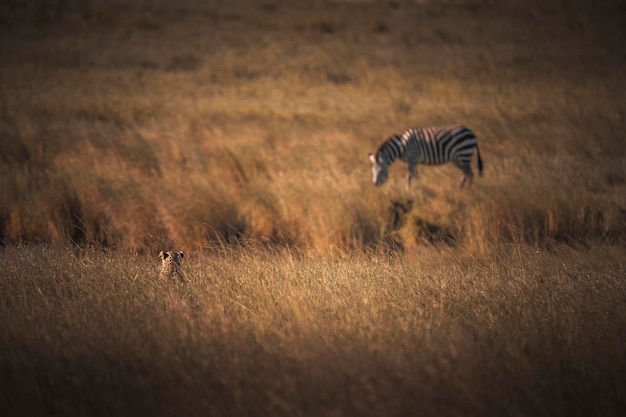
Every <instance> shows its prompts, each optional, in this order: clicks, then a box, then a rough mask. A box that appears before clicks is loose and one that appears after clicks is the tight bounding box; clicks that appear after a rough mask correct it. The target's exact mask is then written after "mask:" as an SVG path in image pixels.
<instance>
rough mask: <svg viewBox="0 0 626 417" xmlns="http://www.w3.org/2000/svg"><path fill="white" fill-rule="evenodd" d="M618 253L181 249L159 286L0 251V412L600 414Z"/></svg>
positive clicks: (616, 298)
mask: <svg viewBox="0 0 626 417" xmlns="http://www.w3.org/2000/svg"><path fill="white" fill-rule="evenodd" d="M624 255H625V253H624V249H623V248H619V249H618V248H615V247H609V246H599V247H596V248H593V249H592V250H590V251H585V252H581V251H579V250H574V249H571V248H567V247H559V248H554V249H553V250H551V251H536V250H534V249H532V248H528V247H524V246H518V245H511V246H508V247H502V246H501V247H498V248H497V250H495V251H488V252H486V253H485V255H484V256H481V257H476V256H470V255H468V254H462V253H458V252H455V251H451V250H449V249H446V250H443V251H440V250H436V249H433V248H430V249H429V248H422V249H421V250H419V251H416V252H414V253H413V254H412V255H410V256H406V255H402V254H394V255H393V256H389V255H385V254H384V253H381V252H371V251H353V252H351V254H350V256H334V257H333V256H328V255H324V256H319V257H316V256H303V255H302V254H300V253H298V252H295V251H293V250H281V251H279V252H275V251H265V250H262V249H232V250H231V249H229V250H224V251H221V252H214V253H212V254H208V255H207V254H203V253H193V254H188V256H187V259H186V264H185V273H186V278H187V280H188V285H187V286H185V287H184V288H181V287H178V288H176V287H173V286H172V287H170V286H169V285H168V283H166V282H159V281H158V280H157V279H156V277H157V275H158V270H157V266H158V262H157V259H156V258H154V259H148V258H145V257H137V256H128V255H121V254H120V253H111V252H107V251H101V250H94V249H87V250H72V251H70V250H63V249H59V248H56V249H55V248H48V247H31V248H30V249H27V250H24V249H22V248H14V249H10V250H7V251H6V252H4V253H3V259H2V266H3V276H2V280H1V281H0V285H1V288H0V289H1V291H2V294H6V296H5V300H4V303H3V307H2V308H3V314H2V316H1V317H2V319H1V322H0V324H1V326H0V329H1V330H0V340H1V341H2V351H1V352H2V353H0V363H1V364H2V368H3V369H4V370H5V373H4V375H5V377H4V379H3V384H4V386H3V392H4V393H5V396H4V400H3V401H4V404H3V407H7V409H8V410H13V411H16V412H17V411H18V410H19V411H20V412H22V413H24V414H49V413H52V414H56V413H61V414H73V413H75V412H80V413H82V414H87V415H90V414H100V413H115V414H117V415H136V414H146V413H148V414H152V413H155V412H157V413H163V414H180V413H185V414H191V415H204V414H206V413H209V414H219V415H225V414H227V415H229V414H233V415H250V414H259V415H294V414H298V415H331V414H341V415H407V414H414V413H418V411H419V414H420V415H442V414H445V415H502V414H506V415H511V414H516V415H554V414H572V413H574V414H576V413H581V414H585V415H618V414H619V410H620V409H621V410H622V411H623V405H624V404H623V399H622V398H621V394H622V392H623V389H624V387H625V386H626V381H625V380H624V354H623V337H624V331H623V329H624V328H625V325H626V322H625V317H626V311H625V310H624V308H625V307H624V306H625V305H626V303H624V301H625V300H624V291H623V282H622V281H623V276H624V264H623V259H624ZM618 289H619V290H618ZM26 329H27V330H26ZM33 396H34V397H33Z"/></svg>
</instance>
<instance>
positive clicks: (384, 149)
mask: <svg viewBox="0 0 626 417" xmlns="http://www.w3.org/2000/svg"><path fill="white" fill-rule="evenodd" d="M401 144H402V135H398V134H397V133H396V134H393V135H391V136H390V137H389V138H387V140H386V141H384V142H383V143H382V144H381V145H380V147H379V148H378V150H377V151H376V159H377V160H379V156H381V155H384V156H385V157H386V158H385V159H387V160H388V162H389V163H391V162H393V161H395V160H396V159H397V158H400V157H401V156H402V152H403V149H402V145H401Z"/></svg>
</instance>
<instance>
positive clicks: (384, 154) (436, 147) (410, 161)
mask: <svg viewBox="0 0 626 417" xmlns="http://www.w3.org/2000/svg"><path fill="white" fill-rule="evenodd" d="M474 149H476V157H477V159H478V172H479V174H480V176H482V174H483V161H482V159H481V158H480V151H479V150H478V142H477V141H476V135H474V132H472V131H471V130H469V129H468V128H466V127H464V126H461V125H454V126H443V127H424V128H412V129H409V130H407V131H406V132H404V133H403V134H402V135H397V134H396V135H392V136H391V137H390V138H389V139H387V140H386V141H385V142H383V144H382V145H380V147H379V148H378V151H376V155H374V154H372V153H370V154H369V159H370V161H371V162H372V175H373V180H374V184H375V185H376V186H377V187H379V186H381V185H383V183H384V182H385V181H386V180H387V176H388V175H389V166H390V165H391V164H392V163H393V162H394V161H395V160H396V159H402V160H403V161H404V162H406V163H407V165H408V175H407V189H410V188H411V178H413V177H417V164H418V163H420V164H427V165H439V164H445V163H447V162H452V163H453V164H454V165H456V166H457V167H458V168H459V169H460V170H461V171H463V177H462V178H461V182H460V184H459V187H460V188H463V185H465V182H466V181H468V182H469V184H471V183H472V179H473V178H474V173H473V171H472V167H471V162H472V156H473V155H474Z"/></svg>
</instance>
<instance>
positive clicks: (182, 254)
mask: <svg viewBox="0 0 626 417" xmlns="http://www.w3.org/2000/svg"><path fill="white" fill-rule="evenodd" d="M178 254H179V255H180V258H181V259H182V258H184V257H185V252H183V251H182V250H181V251H180V252H178Z"/></svg>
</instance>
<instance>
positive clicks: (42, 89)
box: [0, 0, 626, 253]
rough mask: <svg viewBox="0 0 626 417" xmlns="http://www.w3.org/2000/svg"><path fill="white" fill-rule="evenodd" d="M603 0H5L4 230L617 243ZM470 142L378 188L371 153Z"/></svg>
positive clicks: (259, 238) (37, 234) (139, 243)
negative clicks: (431, 142)
mask: <svg viewBox="0 0 626 417" xmlns="http://www.w3.org/2000/svg"><path fill="white" fill-rule="evenodd" d="M625 17H626V6H625V5H624V2H622V1H618V0H601V1H597V2H593V3H590V2H587V1H568V2H564V1H560V0H543V1H535V0H531V1H515V0H509V1H504V2H499V1H491V0H419V1H403V0H396V1H330V0H317V1H301V2H293V1H282V0H267V1H251V0H236V1H206V2H204V1H194V0H181V1H177V2H169V1H151V2H149V1H130V0H127V1H124V0H119V1H98V0H90V1H79V0H59V1H8V2H3V3H2V5H0V56H1V57H2V59H1V60H0V149H1V155H2V158H1V159H0V240H1V241H2V242H3V243H4V244H12V243H15V242H51V243H63V244H66V243H70V242H75V243H96V244H102V245H105V246H108V247H113V248H121V249H124V250H129V251H132V252H134V253H142V252H146V251H149V252H153V251H157V253H158V249H159V248H163V247H172V248H195V249H202V248H207V247H211V246H212V245H225V244H227V245H230V244H239V243H241V242H246V241H254V242H262V243H267V244H280V245H284V244H287V245H295V246H298V247H301V248H305V249H310V250H321V251H326V250H333V249H337V250H340V251H342V250H350V249H351V248H355V247H362V246H379V245H381V244H383V245H392V246H394V247H401V248H410V247H414V246H419V245H423V244H433V243H435V244H439V243H442V244H444V245H451V246H459V245H461V246H464V247H467V248H470V249H478V250H481V249H483V248H485V247H487V246H489V245H492V244H495V243H497V242H501V241H512V242H529V243H531V244H533V245H543V244H546V243H548V244H549V243H550V242H554V241H583V242H584V241H588V240H598V239H600V240H606V239H608V240H611V241H615V240H618V241H622V242H623V240H624V232H625V230H626V227H625V217H626V215H625V210H626V197H625V196H626V185H625V184H626V160H625V156H626V155H625V154H626V141H625V139H624V136H623V132H624V127H625V124H626V123H625V120H626V119H625V118H626V100H624V98H625V97H624V92H625V91H626V88H625V87H626V79H625V77H624V74H625V73H626V59H625V58H626V53H625V49H624V47H623V42H624V39H626V37H625V34H626V33H625V32H626V29H625V26H624V21H625V20H624V18H625ZM455 123H461V124H464V125H466V126H468V127H469V128H471V129H472V130H474V132H475V133H476V135H477V136H478V138H479V144H480V147H481V152H482V155H483V160H484V162H485V176H484V178H479V179H477V180H476V181H475V182H474V186H473V187H472V188H470V189H464V190H462V191H460V190H458V189H457V188H456V187H457V184H458V179H459V177H460V172H458V170H457V169H456V168H454V167H453V166H439V167H421V168H420V169H419V172H420V178H419V179H418V180H417V181H416V182H415V184H414V186H413V189H412V190H411V191H409V192H407V191H406V190H405V189H404V184H405V167H404V166H403V165H402V164H400V163H398V164H396V165H394V166H393V169H392V170H391V174H390V180H389V181H388V183H387V184H385V186H384V187H383V188H381V189H376V188H375V187H374V186H373V185H372V183H371V174H370V166H369V162H368V160H367V154H368V152H373V151H375V150H376V149H377V147H378V146H379V145H380V143H381V142H382V141H383V140H384V139H386V138H387V137H388V136H389V135H391V134H393V133H401V132H403V131H404V130H406V129H408V128H410V127H413V126H432V125H441V124H455Z"/></svg>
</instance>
